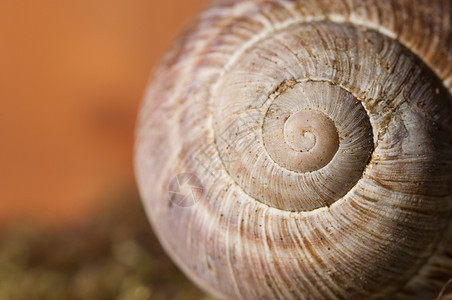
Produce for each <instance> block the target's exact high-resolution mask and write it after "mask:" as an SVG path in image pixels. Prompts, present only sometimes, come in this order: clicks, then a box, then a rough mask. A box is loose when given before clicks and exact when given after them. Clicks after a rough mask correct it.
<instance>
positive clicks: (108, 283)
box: [0, 192, 211, 300]
mask: <svg viewBox="0 0 452 300" xmlns="http://www.w3.org/2000/svg"><path fill="white" fill-rule="evenodd" d="M118 198H120V199H117V201H116V202H115V204H110V205H109V207H108V209H106V210H104V211H101V212H98V213H97V214H94V215H93V218H92V222H90V223H89V224H85V225H78V226H73V227H72V228H64V229H55V228H54V229H49V227H47V229H46V228H36V227H34V228H33V227H28V226H22V227H21V228H18V227H11V228H4V229H3V230H2V231H1V233H0V265H1V268H0V300H19V299H24V300H34V299H42V300H62V299H64V300H76V299H86V300H110V299H118V300H147V299H162V300H163V299H165V300H166V299H184V300H185V299H188V300H190V299H205V300H207V299H211V298H208V297H207V296H205V295H204V294H203V293H202V292H201V291H200V290H198V289H197V288H196V287H195V286H194V285H193V284H192V283H190V282H189V281H188V280H187V279H186V277H185V276H184V275H183V274H182V273H181V272H179V270H178V269H177V268H176V267H175V266H174V264H173V263H172V262H171V261H170V259H169V258H168V257H167V256H166V255H165V253H164V252H163V249H162V248H161V246H160V245H159V243H158V241H157V240H156V238H155V236H154V234H153V233H152V230H151V227H150V225H149V223H148V221H147V219H146V217H145V214H144V210H143V208H142V206H141V203H140V201H139V199H138V195H136V194H135V193H133V192H128V193H123V195H121V197H118Z"/></svg>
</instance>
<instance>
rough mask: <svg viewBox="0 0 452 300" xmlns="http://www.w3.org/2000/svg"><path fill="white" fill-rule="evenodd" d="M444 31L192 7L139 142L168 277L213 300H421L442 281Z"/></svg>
mask: <svg viewBox="0 0 452 300" xmlns="http://www.w3.org/2000/svg"><path fill="white" fill-rule="evenodd" d="M451 16H452V3H451V2H450V1H449V0H422V1H408V0H384V1H380V0H379V1H371V0H364V1H363V0H342V1H336V0H335V1H332V0H316V1H314V0H312V1H310V0H292V1H288V0H280V1H276V0H267V1H258V0H256V1H252V0H246V1H238V0H219V1H215V2H213V3H212V4H211V5H210V6H209V7H207V8H206V9H205V10H204V11H203V12H202V13H201V14H200V15H199V16H198V17H197V18H196V19H195V20H194V22H193V23H192V24H191V26H190V27H189V28H188V29H187V31H186V32H185V33H184V34H183V35H182V36H181V37H180V38H179V39H178V40H177V41H176V43H175V44H174V46H173V47H172V48H171V49H170V51H169V52H168V53H167V54H166V56H165V57H164V59H163V62H162V63H161V65H160V67H159V68H158V69H157V70H156V72H155V75H154V79H153V81H152V82H151V84H150V86H149V89H148V91H147V95H146V98H145V101H144V103H143V104H142V108H141V111H140V116H139V121H138V130H137V135H136V153H135V154H136V156H135V165H136V175H137V179H138V184H139V188H140V192H141V195H142V198H143V201H144V205H145V208H146V211H147V214H148V216H149V219H150V221H151V224H152V226H153V228H154V230H155V232H156V233H157V235H158V237H159V239H160V241H161V243H162V244H163V246H164V248H165V249H166V251H167V252H168V254H169V255H170V256H171V257H172V259H173V260H174V261H175V262H176V263H177V264H178V265H179V267H180V268H181V269H182V270H183V271H184V272H185V273H186V274H187V275H188V276H189V277H190V278H191V279H192V280H193V281H195V282H196V283H197V284H198V285H199V286H200V287H202V288H203V289H205V290H206V291H207V292H209V293H211V294H212V295H214V296H216V297H218V298H222V299H379V298H381V299H431V298H434V297H436V295H437V294H438V292H439V291H440V289H441V287H442V286H443V285H444V283H445V282H446V281H447V280H448V279H450V278H451V277H452V227H451V215H452V197H451V194H452V184H451V183H452V172H451V167H452V97H451V90H452V32H451V30H452V25H451ZM181 181H182V182H181ZM177 184H182V187H178V186H177ZM190 185H191V187H190ZM187 187H188V190H189V191H191V193H190V195H191V197H190V201H188V202H187V199H188V198H186V197H182V196H181V195H183V192H182V191H181V190H179V188H181V189H185V190H187ZM178 192H180V193H178ZM181 193H182V194H181Z"/></svg>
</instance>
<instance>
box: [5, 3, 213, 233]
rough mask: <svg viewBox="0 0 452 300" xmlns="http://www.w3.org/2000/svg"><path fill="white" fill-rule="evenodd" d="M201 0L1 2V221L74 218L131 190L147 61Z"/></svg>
mask: <svg viewBox="0 0 452 300" xmlns="http://www.w3.org/2000/svg"><path fill="white" fill-rule="evenodd" d="M207 2H208V1H207V0H190V1H186V0H177V1H176V0H172V1H155V0H77V1H64V0H63V1H61V0H41V1H35V0H3V1H2V4H1V5H0V40H1V45H0V99H1V100H0V140H1V148H0V191H1V198H0V224H5V223H12V222H24V221H26V222H34V223H40V224H46V225H56V224H62V223H68V224H69V223H70V224H73V223H77V222H81V221H83V220H84V218H85V217H86V216H88V215H89V212H92V211H94V210H95V209H96V208H98V207H99V206H100V205H102V204H105V203H104V202H105V201H109V199H111V196H112V195H114V194H115V193H119V192H121V190H124V189H131V190H134V189H136V188H135V184H134V177H133V169H132V159H133V133H134V125H135V117H136V114H137V110H138V106H139V104H140V102H141V98H142V95H143V93H144V90H145V87H146V83H147V81H148V79H149V76H150V74H151V70H152V67H153V66H154V65H155V64H156V63H157V61H158V59H159V57H161V56H162V54H163V53H164V51H165V50H166V49H167V48H168V47H169V45H170V43H171V41H172V40H173V39H174V38H175V37H176V36H177V34H178V33H179V32H180V31H181V29H182V27H183V25H184V24H185V23H187V21H188V20H189V19H190V17H193V15H194V14H195V13H196V12H197V11H199V9H200V8H201V7H202V6H203V5H205V4H206V3H207Z"/></svg>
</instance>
